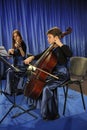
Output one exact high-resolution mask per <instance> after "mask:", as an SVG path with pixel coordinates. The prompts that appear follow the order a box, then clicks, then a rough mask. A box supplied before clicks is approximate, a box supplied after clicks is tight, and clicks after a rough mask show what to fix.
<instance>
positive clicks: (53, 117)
mask: <svg viewBox="0 0 87 130" xmlns="http://www.w3.org/2000/svg"><path fill="white" fill-rule="evenodd" d="M58 118H60V116H59V115H56V116H52V117H50V116H49V117H43V120H46V121H47V120H56V119H58Z"/></svg>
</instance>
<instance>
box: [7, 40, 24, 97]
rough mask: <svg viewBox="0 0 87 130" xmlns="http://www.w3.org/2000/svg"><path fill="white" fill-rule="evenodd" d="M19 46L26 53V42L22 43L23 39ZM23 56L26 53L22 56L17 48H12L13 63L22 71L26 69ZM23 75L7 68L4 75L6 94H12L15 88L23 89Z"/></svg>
mask: <svg viewBox="0 0 87 130" xmlns="http://www.w3.org/2000/svg"><path fill="white" fill-rule="evenodd" d="M21 47H22V49H23V51H24V53H25V54H26V44H25V43H24V41H22V42H21ZM25 58H26V55H25V56H24V57H23V56H21V53H20V51H19V50H18V49H14V55H13V65H14V66H15V67H17V68H19V69H20V70H22V71H26V67H25V65H24V63H23V60H24V59H25ZM24 77H25V76H23V74H22V76H20V75H19V74H18V73H15V72H14V71H13V70H12V69H11V68H9V69H8V71H7V76H6V88H5V92H6V93H8V94H12V93H14V91H16V89H22V90H23V83H24Z"/></svg>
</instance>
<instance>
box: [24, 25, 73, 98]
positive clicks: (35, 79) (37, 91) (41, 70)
mask: <svg viewBox="0 0 87 130" xmlns="http://www.w3.org/2000/svg"><path fill="white" fill-rule="evenodd" d="M71 32H72V29H71V28H70V27H69V28H68V29H67V30H66V32H64V33H62V35H61V38H63V37H64V36H65V35H67V34H70V33H71ZM54 45H55V43H54V44H51V45H50V47H49V48H48V49H47V50H46V51H45V52H44V53H43V55H42V56H41V57H40V58H39V60H38V61H37V62H36V63H35V65H34V66H35V67H36V69H35V71H34V74H33V73H32V74H31V76H30V78H29V81H28V82H27V83H26V85H25V90H24V95H25V96H27V97H30V98H32V99H38V98H39V96H40V95H41V93H42V90H43V88H44V86H45V84H46V79H47V77H48V76H49V75H50V76H51V72H52V70H53V68H54V67H55V66H56V64H57V58H56V56H55V55H53V53H52V52H53V49H54ZM52 76H53V75H52ZM54 78H56V79H58V77H55V76H54Z"/></svg>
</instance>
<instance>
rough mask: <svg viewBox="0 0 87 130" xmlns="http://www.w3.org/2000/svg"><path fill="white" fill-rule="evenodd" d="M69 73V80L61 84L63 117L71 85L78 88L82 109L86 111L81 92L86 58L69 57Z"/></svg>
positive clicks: (86, 68)
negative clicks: (63, 97)
mask: <svg viewBox="0 0 87 130" xmlns="http://www.w3.org/2000/svg"><path fill="white" fill-rule="evenodd" d="M69 72H70V79H69V80H68V81H67V82H65V83H64V84H63V89H64V94H65V100H64V107H63V115H65V109H66V101H67V96H68V88H69V86H70V85H71V84H77V85H78V86H79V89H80V93H81V99H82V103H83V108H84V110H85V109H86V107H85V101H84V97H83V91H82V82H83V81H84V79H85V75H86V72H87V58H85V57H78V56H77V57H71V58H70V66H69Z"/></svg>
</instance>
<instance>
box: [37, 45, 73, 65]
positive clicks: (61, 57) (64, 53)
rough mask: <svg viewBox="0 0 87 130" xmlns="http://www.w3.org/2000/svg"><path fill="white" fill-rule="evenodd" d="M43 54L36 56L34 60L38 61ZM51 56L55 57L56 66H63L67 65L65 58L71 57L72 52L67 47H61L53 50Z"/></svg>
mask: <svg viewBox="0 0 87 130" xmlns="http://www.w3.org/2000/svg"><path fill="white" fill-rule="evenodd" d="M46 50H47V49H46ZM46 50H45V51H46ZM45 51H44V52H45ZM44 52H42V53H40V54H38V55H36V56H35V60H38V59H39V58H40V57H41V56H42V55H43V53H44ZM53 54H54V55H55V56H56V57H57V61H58V64H59V65H64V64H66V63H67V58H69V57H71V56H72V51H71V50H70V48H69V46H67V45H63V46H62V47H57V48H55V49H54V50H53Z"/></svg>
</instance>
